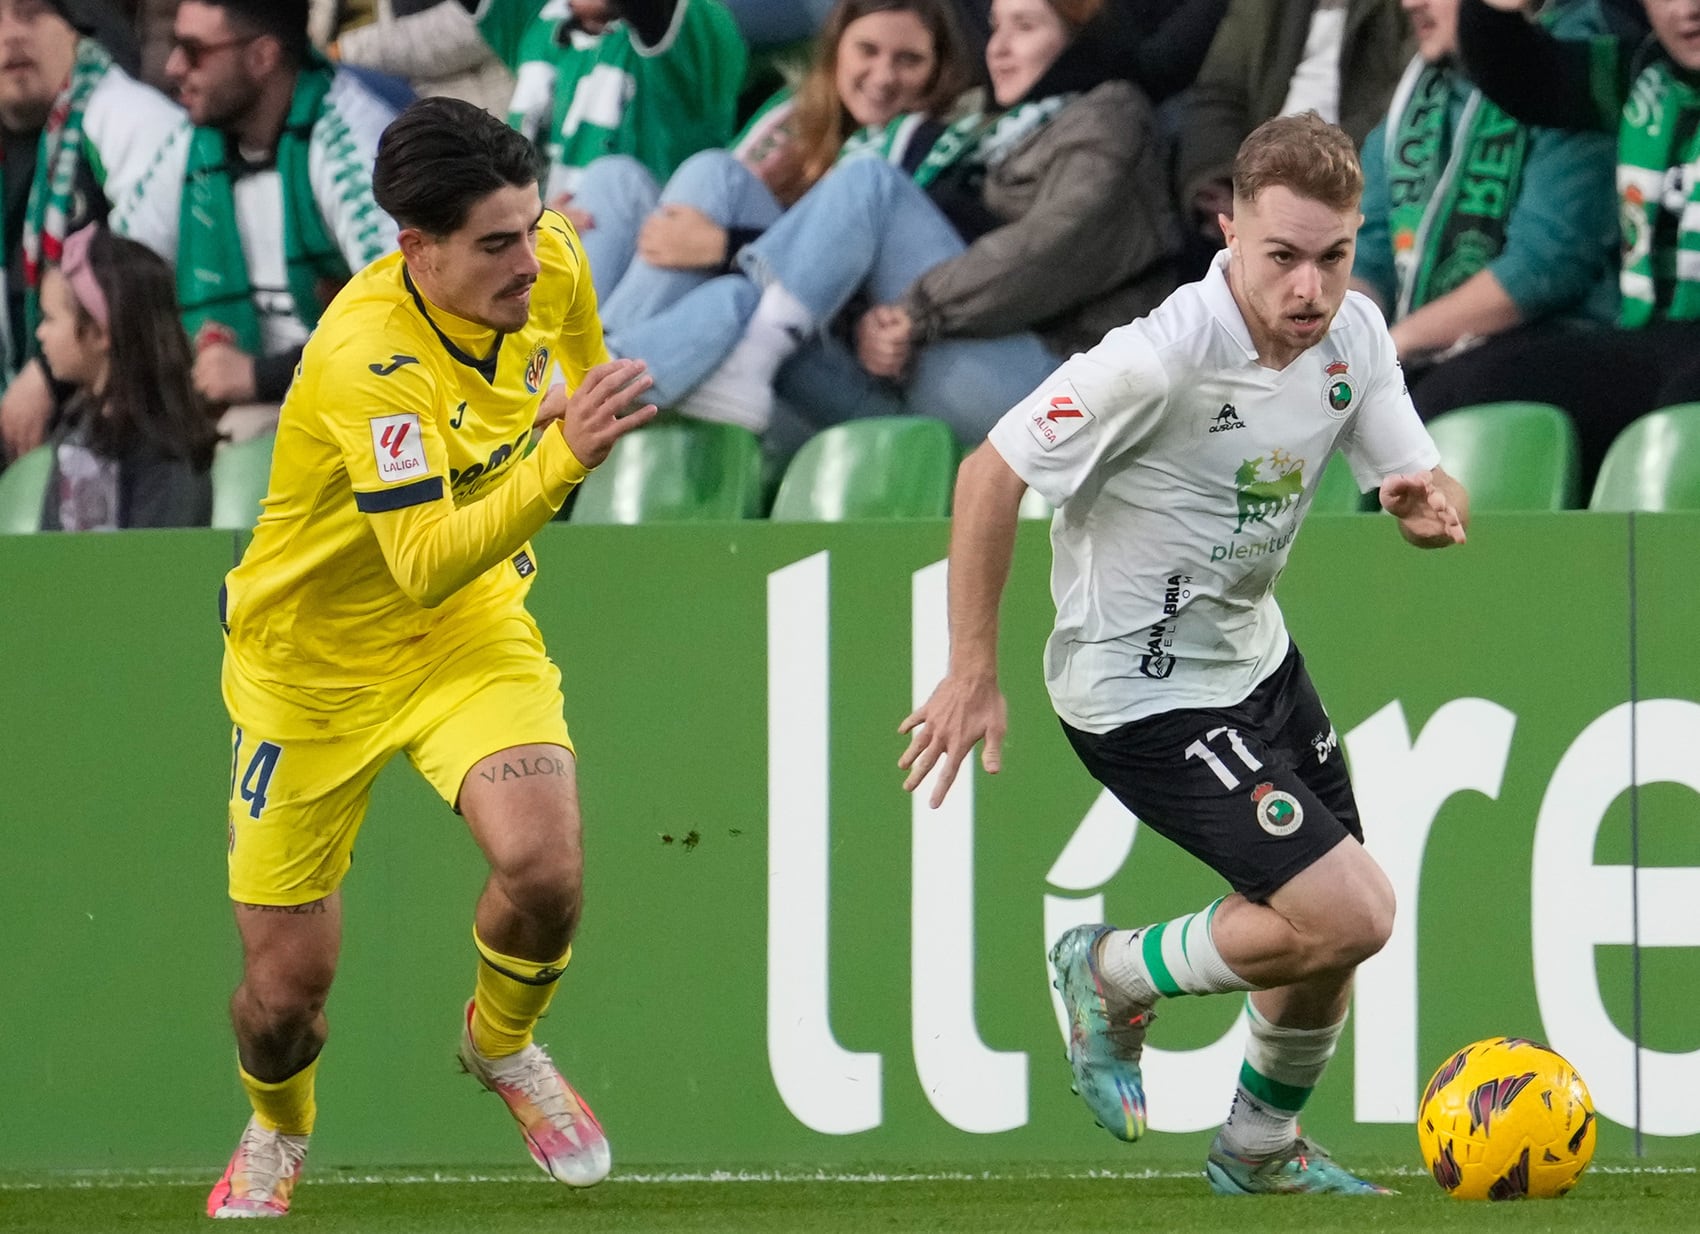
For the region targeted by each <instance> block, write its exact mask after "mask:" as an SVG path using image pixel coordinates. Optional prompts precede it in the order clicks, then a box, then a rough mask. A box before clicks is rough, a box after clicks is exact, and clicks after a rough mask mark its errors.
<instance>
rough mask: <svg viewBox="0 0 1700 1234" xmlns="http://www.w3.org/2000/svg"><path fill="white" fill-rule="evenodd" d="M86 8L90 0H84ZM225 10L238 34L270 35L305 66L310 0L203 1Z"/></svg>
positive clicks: (290, 55)
mask: <svg viewBox="0 0 1700 1234" xmlns="http://www.w3.org/2000/svg"><path fill="white" fill-rule="evenodd" d="M81 3H82V4H83V6H84V7H85V8H87V7H89V0H81ZM201 3H202V4H209V5H212V6H213V7H214V8H221V9H223V10H224V16H225V20H226V21H228V22H229V23H230V24H231V26H232V28H234V29H235V30H236V31H237V32H238V33H239V34H243V35H249V34H253V35H261V34H269V35H271V37H272V38H274V39H276V40H277V41H278V42H279V43H281V44H283V52H284V55H286V56H288V57H289V59H290V62H291V63H293V64H305V63H306V62H307V54H308V52H309V51H310V50H311V49H312V46H313V44H312V40H311V38H310V37H309V36H308V33H307V22H308V12H309V10H310V9H311V7H312V6H311V5H310V3H309V0H201Z"/></svg>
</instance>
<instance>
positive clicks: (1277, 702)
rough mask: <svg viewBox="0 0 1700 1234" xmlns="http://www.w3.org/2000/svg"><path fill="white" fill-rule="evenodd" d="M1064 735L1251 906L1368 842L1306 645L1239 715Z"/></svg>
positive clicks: (1195, 716) (1177, 715)
mask: <svg viewBox="0 0 1700 1234" xmlns="http://www.w3.org/2000/svg"><path fill="white" fill-rule="evenodd" d="M1063 732H1065V733H1067V734H1068V739H1069V742H1070V743H1071V744H1072V745H1073V746H1074V752H1075V753H1076V754H1078V755H1080V761H1081V762H1082V763H1084V764H1086V769H1087V770H1088V771H1090V772H1091V773H1092V775H1093V777H1094V778H1095V779H1096V780H1098V782H1099V783H1101V784H1102V785H1103V786H1104V787H1105V788H1107V789H1109V790H1110V791H1111V792H1112V793H1114V794H1115V795H1116V798H1117V800H1119V801H1120V802H1121V803H1122V804H1123V805H1125V806H1126V807H1127V808H1128V809H1129V810H1131V811H1132V812H1133V813H1134V815H1135V816H1137V817H1138V819H1139V820H1140V822H1142V823H1144V824H1146V826H1148V827H1150V828H1151V829H1152V830H1153V831H1155V832H1157V833H1158V834H1159V835H1162V836H1166V837H1167V838H1169V839H1170V840H1173V841H1174V842H1175V843H1176V844H1179V845H1180V846H1181V847H1182V848H1184V849H1186V851H1187V852H1189V853H1191V854H1192V855H1193V856H1195V857H1197V858H1198V859H1199V860H1200V861H1202V862H1204V864H1205V865H1207V866H1209V867H1210V868H1211V869H1212V870H1215V871H1216V872H1217V873H1218V874H1220V875H1221V876H1222V877H1223V878H1225V879H1227V880H1228V882H1229V884H1230V885H1231V886H1232V887H1233V888H1234V890H1235V891H1238V892H1239V893H1240V894H1242V895H1244V896H1245V897H1246V898H1247V899H1248V900H1256V901H1263V900H1267V899H1268V898H1269V897H1270V896H1271V895H1273V894H1274V893H1275V891H1276V890H1278V889H1279V888H1280V887H1282V886H1283V885H1285V884H1286V883H1287V882H1288V881H1289V880H1290V879H1292V878H1293V877H1294V876H1295V875H1297V874H1298V873H1300V872H1301V871H1303V870H1305V869H1306V868H1308V867H1309V866H1311V865H1312V864H1314V863H1315V862H1316V861H1317V860H1319V859H1320V858H1321V857H1322V856H1323V855H1324V854H1325V853H1327V852H1328V851H1329V850H1330V849H1332V848H1333V847H1334V846H1335V845H1336V844H1338V843H1339V842H1340V841H1341V840H1344V839H1345V838H1346V837H1347V836H1350V837H1352V839H1354V840H1357V841H1358V842H1360V843H1362V841H1363V838H1364V833H1363V825H1362V824H1361V823H1360V822H1359V821H1358V803H1357V801H1356V800H1355V799H1354V798H1353V796H1352V781H1351V778H1350V777H1349V776H1348V775H1347V773H1346V760H1345V759H1344V758H1343V757H1342V756H1341V754H1340V745H1339V739H1338V737H1336V736H1335V733H1334V727H1333V725H1332V724H1330V723H1329V720H1328V713H1327V712H1326V711H1324V710H1323V707H1322V700H1321V699H1319V698H1318V697H1317V696H1316V687H1315V686H1313V685H1312V684H1311V681H1310V675H1309V674H1308V673H1306V672H1305V665H1304V657H1303V656H1301V655H1300V654H1299V651H1298V648H1297V647H1292V648H1290V649H1289V650H1288V652H1287V656H1286V658H1285V659H1283V660H1282V661H1281V665H1280V667H1279V668H1277V669H1276V670H1275V671H1274V672H1273V673H1271V674H1270V675H1269V677H1268V678H1266V679H1265V680H1264V681H1263V682H1262V683H1261V684H1260V685H1259V686H1258V687H1257V689H1255V690H1253V691H1252V692H1251V696H1250V697H1249V698H1247V699H1246V700H1245V701H1244V702H1242V703H1237V704H1235V705H1234V706H1232V707H1203V708H1197V709H1188V710H1181V711H1167V712H1163V713H1162V714H1161V715H1155V716H1147V717H1146V718H1145V719H1143V720H1134V721H1131V722H1130V723H1127V724H1124V725H1122V726H1121V727H1120V728H1118V729H1114V730H1112V731H1110V732H1108V733H1083V732H1081V731H1080V730H1079V729H1077V728H1073V727H1071V726H1070V725H1069V724H1067V723H1066V722H1065V723H1064V724H1063Z"/></svg>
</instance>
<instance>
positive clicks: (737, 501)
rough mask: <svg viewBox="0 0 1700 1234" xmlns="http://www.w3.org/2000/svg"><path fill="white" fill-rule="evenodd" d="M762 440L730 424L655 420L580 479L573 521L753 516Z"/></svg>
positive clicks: (757, 500) (626, 438) (757, 503)
mask: <svg viewBox="0 0 1700 1234" xmlns="http://www.w3.org/2000/svg"><path fill="white" fill-rule="evenodd" d="M760 508H761V442H760V441H759V440H757V438H756V436H755V434H754V433H751V432H750V431H749V430H748V429H744V428H739V427H738V426H736V425H733V424H704V423H700V422H696V421H690V422H685V423H674V424H652V425H650V426H649V427H647V428H642V429H639V430H638V431H637V432H635V433H629V434H627V435H626V436H624V437H622V438H620V440H619V441H618V442H617V443H615V446H614V450H613V453H611V454H610V455H609V456H608V460H607V461H606V462H605V463H603V464H602V466H600V467H598V468H597V469H596V470H595V471H593V472H591V473H590V476H589V478H588V479H586V480H585V482H584V483H583V484H582V485H580V486H579V494H578V498H577V500H575V501H574V503H573V506H572V510H571V512H570V513H569V515H568V518H569V520H570V521H571V522H574V523H604V524H605V523H662V522H681V521H689V520H698V519H736V518H754V517H755V516H756V515H757V514H759V513H760Z"/></svg>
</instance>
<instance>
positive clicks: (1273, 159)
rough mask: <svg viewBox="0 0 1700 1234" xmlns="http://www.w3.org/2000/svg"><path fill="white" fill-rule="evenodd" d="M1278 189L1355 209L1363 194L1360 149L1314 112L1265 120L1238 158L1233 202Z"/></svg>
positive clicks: (1242, 146)
mask: <svg viewBox="0 0 1700 1234" xmlns="http://www.w3.org/2000/svg"><path fill="white" fill-rule="evenodd" d="M1277 185H1279V186H1281V187H1283V188H1287V189H1290V190H1291V191H1292V192H1293V193H1295V194H1297V195H1298V196H1300V197H1308V198H1310V199H1311V200H1312V201H1319V202H1321V203H1322V204H1323V205H1325V206H1328V207H1329V208H1330V209H1334V210H1351V209H1355V208H1356V207H1357V205H1358V202H1359V201H1360V200H1361V199H1362V197H1363V194H1364V170H1363V165H1362V164H1361V163H1359V162H1358V151H1357V147H1356V146H1355V145H1353V144H1352V139H1351V138H1350V137H1348V136H1347V135H1346V133H1345V131H1344V130H1343V129H1341V128H1340V127H1339V126H1337V125H1333V124H1330V123H1328V121H1326V120H1324V119H1323V118H1322V117H1321V116H1319V115H1317V114H1316V113H1315V112H1314V111H1307V112H1304V113H1303V114H1302V115H1297V116H1276V117H1275V118H1274V119H1273V120H1265V121H1264V122H1263V123H1262V124H1260V125H1258V126H1257V127H1256V128H1255V129H1253V130H1252V132H1251V136H1249V137H1247V138H1246V139H1245V141H1243V142H1242V143H1240V152H1239V154H1238V155H1236V156H1235V158H1234V200H1235V201H1239V202H1245V203H1247V204H1250V203H1252V202H1255V201H1256V200H1257V197H1258V194H1260V193H1262V192H1263V190H1264V189H1267V188H1274V187H1276V186H1277Z"/></svg>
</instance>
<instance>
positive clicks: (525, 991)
mask: <svg viewBox="0 0 1700 1234" xmlns="http://www.w3.org/2000/svg"><path fill="white" fill-rule="evenodd" d="M472 941H473V943H474V944H476V946H477V947H478V954H479V956H480V958H481V960H482V963H480V964H479V965H478V985H477V988H476V990H475V991H474V993H473V999H472V1048H473V1049H475V1050H477V1051H478V1052H479V1053H480V1054H482V1055H483V1056H484V1057H485V1058H506V1057H507V1056H508V1055H510V1054H518V1053H519V1052H520V1051H521V1050H523V1049H525V1047H526V1046H528V1045H530V1044H531V1031H532V1029H534V1028H536V1027H537V1021H538V1020H540V1019H542V1018H543V1013H544V1012H545V1011H547V1010H548V1009H549V1000H550V999H551V998H553V997H554V996H555V983H556V981H558V980H559V979H560V976H561V973H562V972H563V971H564V970H565V969H566V967H567V962H568V961H570V960H571V959H572V958H573V949H572V948H571V947H568V948H567V953H566V954H565V955H563V956H561V957H560V958H559V959H556V960H548V961H541V960H522V959H520V958H519V957H517V956H510V955H503V954H502V953H501V952H499V951H496V950H495V949H493V948H492V947H490V946H489V945H488V944H487V943H485V941H484V940H483V939H481V938H479V937H478V931H477V929H476V928H475V929H474V930H473V931H472Z"/></svg>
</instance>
